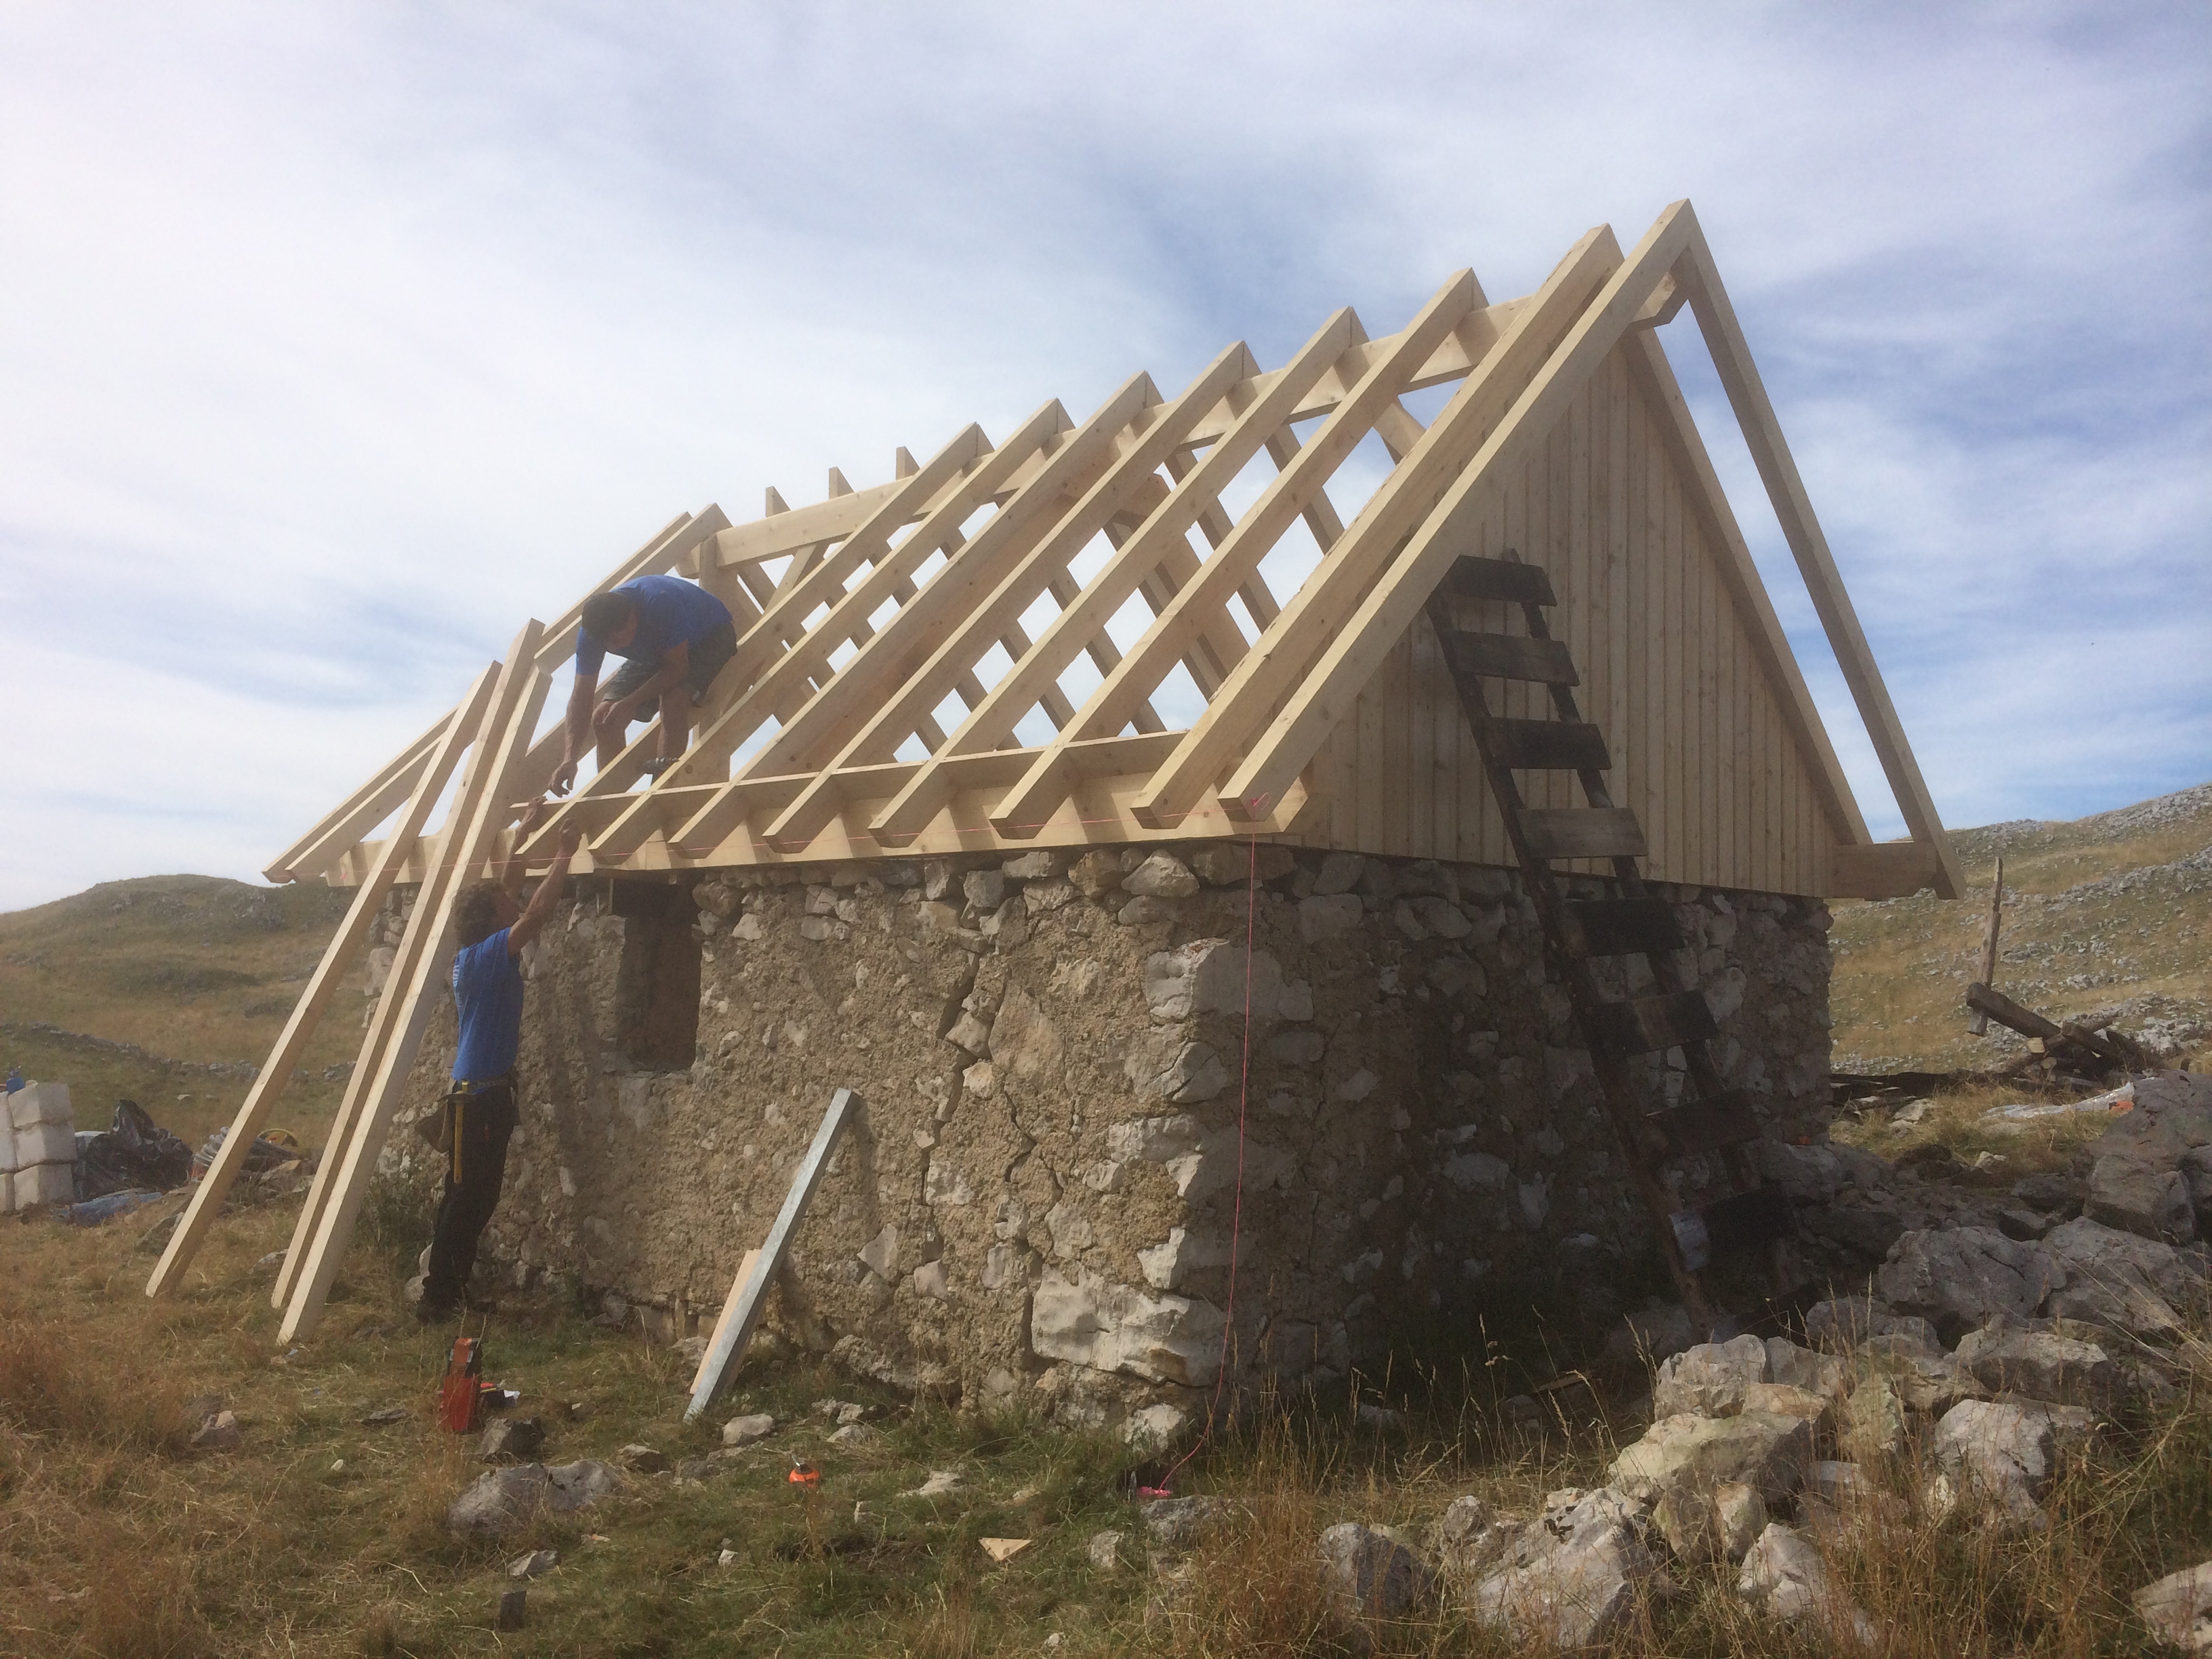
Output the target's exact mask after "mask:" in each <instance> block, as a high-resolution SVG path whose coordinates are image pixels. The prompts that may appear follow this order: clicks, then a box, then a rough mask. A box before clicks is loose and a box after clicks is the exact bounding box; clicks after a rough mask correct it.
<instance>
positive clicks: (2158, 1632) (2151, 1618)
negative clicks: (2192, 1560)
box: [2130, 1561, 2212, 1653]
mask: <svg viewBox="0 0 2212 1659" xmlns="http://www.w3.org/2000/svg"><path fill="white" fill-rule="evenodd" d="M2130 1600H2132V1601H2134V1602H2135V1607H2136V1617H2138V1618H2140V1619H2141V1620H2142V1621H2143V1623H2144V1624H2146V1625H2148V1626H2150V1629H2151V1633H2152V1634H2153V1635H2154V1636H2156V1637H2158V1638H2160V1640H2161V1641H2165V1642H2169V1643H2171V1644H2173V1645H2174V1646H2175V1647H2177V1648H2179V1649H2180V1650H2182V1651H2183V1652H2184V1653H2212V1561H2205V1562H2202V1563H2200V1564H2199V1565H2196V1566H2193V1567H2184V1568H2183V1569H2182V1570H2181V1571H2179V1572H2172V1573H2168V1574H2167V1575H2166V1577H2163V1578H2161V1579H2160V1580H2158V1582H2157V1583H2151V1584H2145V1585H2144V1586H2143V1587H2142V1589H2139V1590H2137V1591H2136V1593H2135V1595H2133V1596H2132V1597H2130Z"/></svg>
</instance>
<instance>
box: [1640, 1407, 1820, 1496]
mask: <svg viewBox="0 0 2212 1659" xmlns="http://www.w3.org/2000/svg"><path fill="white" fill-rule="evenodd" d="M1812 1462H1813V1426H1812V1425H1811V1424H1809V1423H1808V1422H1806V1421H1805V1420H1804V1419H1802V1418H1797V1417H1779V1416H1776V1415H1774V1414H1773V1413H1767V1412H1741V1413H1738V1414H1737V1415H1735V1416H1734V1417H1723V1418H1711V1417H1692V1416H1678V1417H1664V1418H1662V1419H1659V1421H1657V1422H1656V1423H1654V1424H1653V1425H1651V1427H1650V1429H1649V1430H1648V1431H1646V1432H1645V1434H1644V1438H1643V1439H1641V1440H1639V1441H1638V1442H1637V1443H1635V1444H1634V1445H1632V1446H1631V1447H1629V1448H1628V1449H1627V1450H1626V1451H1624V1452H1622V1453H1621V1455H1620V1456H1619V1457H1617V1458H1615V1459H1614V1460H1613V1467H1612V1468H1611V1469H1610V1470H1608V1471H1607V1479H1608V1480H1609V1482H1610V1484H1611V1485H1612V1486H1613V1487H1614V1488H1615V1489H1616V1490H1617V1491H1620V1492H1625V1493H1626V1494H1627V1495H1628V1496H1629V1497H1631V1498H1638V1499H1641V1500H1643V1501H1644V1502H1656V1500H1657V1498H1659V1496H1660V1494H1661V1493H1662V1492H1668V1491H1670V1490H1673V1489H1676V1488H1682V1487H1686V1488H1690V1489H1692V1490H1696V1491H1701V1492H1711V1491H1713V1490H1714V1489H1716V1488H1717V1487H1718V1486H1720V1485H1721V1484H1722V1483H1723V1482H1724V1481H1729V1480H1741V1481H1744V1482H1746V1483H1747V1484H1748V1485H1750V1486H1755V1487H1757V1488H1758V1489H1759V1495H1760V1496H1761V1497H1762V1498H1766V1499H1767V1500H1769V1501H1770V1502H1773V1501H1777V1500H1779V1499H1781V1498H1787V1497H1788V1496H1789V1495H1790V1493H1791V1492H1795V1491H1796V1489H1797V1485H1798V1482H1799V1481H1801V1480H1803V1479H1804V1474H1805V1471H1806V1469H1807V1468H1808V1467H1809V1466H1810V1465H1811V1463H1812Z"/></svg>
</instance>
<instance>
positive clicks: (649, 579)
mask: <svg viewBox="0 0 2212 1659" xmlns="http://www.w3.org/2000/svg"><path fill="white" fill-rule="evenodd" d="M614 591H615V592H617V593H620V594H622V595H623V597H624V598H625V599H629V602H630V603H631V604H632V605H635V606H636V608H637V632H636V633H635V634H633V635H630V641H629V644H628V645H625V646H623V647H619V648H617V647H612V646H610V645H608V644H607V643H606V641H604V640H595V639H593V638H592V636H591V635H590V634H588V633H586V632H585V631H584V630H582V629H578V630H577V634H576V671H577V672H578V673H579V674H597V673H598V672H599V665H600V664H601V663H603V662H605V660H606V659H607V653H608V652H609V651H613V652H614V653H615V655H617V657H628V658H629V659H631V660H632V661H633V662H656V663H657V662H659V660H660V659H662V658H663V657H665V656H666V655H667V654H668V653H670V652H671V651H672V650H674V649H675V648H676V647H678V646H679V645H690V643H691V642H692V641H694V640H701V639H704V638H705V637H706V636H707V635H709V634H711V633H713V632H714V630H715V629H718V628H720V626H721V625H722V624H723V623H726V622H728V621H729V620H730V607H729V606H727V605H724V604H723V603H722V602H721V601H720V599H716V598H715V597H714V595H713V594H712V593H709V592H708V591H707V590H706V589H705V588H703V587H701V586H698V585H697V584H696V583H695V582H687V581H685V580H684V578H683V577H681V576H640V577H639V578H638V579H637V580H635V581H628V582H624V583H623V585H622V586H620V587H617V589H615V590H614Z"/></svg>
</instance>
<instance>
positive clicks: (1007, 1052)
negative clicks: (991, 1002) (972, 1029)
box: [990, 986, 1067, 1083]
mask: <svg viewBox="0 0 2212 1659" xmlns="http://www.w3.org/2000/svg"><path fill="white" fill-rule="evenodd" d="M990 1053H991V1063H992V1064H993V1065H994V1066H997V1067H998V1070H999V1075H1000V1078H1002V1079H1004V1078H1008V1077H1011V1078H1013V1079H1018V1080H1019V1081H1021V1082H1024V1083H1035V1082H1038V1081H1040V1080H1042V1081H1048V1082H1057V1081H1058V1080H1059V1079H1060V1073H1061V1072H1062V1071H1063V1070H1064V1069H1065V1067H1066V1060H1067V1051H1066V1044H1065V1043H1064V1042H1062V1041H1061V1039H1060V1028H1059V1027H1058V1026H1056V1025H1054V1024H1053V1022H1052V1020H1051V1018H1049V1017H1048V1015H1047V1014H1046V1013H1045V1012H1044V1010H1043V1008H1042V1007H1041V1006H1038V1003H1037V1000H1036V998H1034V997H1032V996H1031V995H1030V994H1029V993H1028V992H1026V991H1024V990H1023V989H1022V988H1021V987H1018V986H1016V987H1012V988H1010V989H1009V990H1008V991H1007V992H1006V997H1005V998H1004V1000H1001V1001H1000V1004H999V1012H998V1013H997V1014H996V1015H995V1016H994V1017H993V1018H992V1021H991V1037H990Z"/></svg>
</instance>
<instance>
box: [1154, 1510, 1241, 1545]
mask: <svg viewBox="0 0 2212 1659" xmlns="http://www.w3.org/2000/svg"><path fill="white" fill-rule="evenodd" d="M1142 1513H1143V1515H1144V1517H1145V1530H1146V1533H1147V1534H1150V1535H1151V1537H1152V1541H1153V1542H1154V1543H1156V1544H1158V1545H1159V1546H1160V1547H1162V1548H1164V1549H1186V1548H1188V1547H1190V1546H1191V1545H1193V1544H1195V1543H1196V1542H1197V1541H1199V1539H1200V1537H1201V1536H1202V1535H1203V1534H1206V1532H1208V1531H1209V1530H1211V1529H1212V1528H1213V1527H1214V1526H1216V1525H1217V1524H1218V1523H1219V1522H1220V1521H1221V1519H1222V1518H1223V1516H1226V1515H1227V1514H1228V1513H1229V1504H1228V1500H1227V1499H1225V1498H1208V1497H1200V1498H1153V1499H1152V1502H1150V1503H1149V1504H1146V1505H1145V1507H1144V1510H1143V1511H1142Z"/></svg>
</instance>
